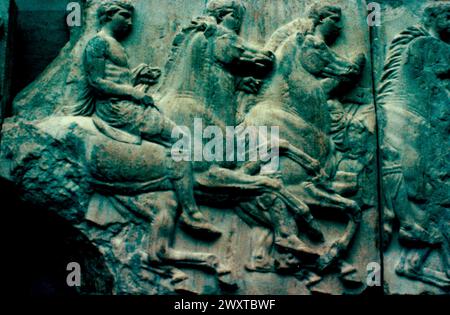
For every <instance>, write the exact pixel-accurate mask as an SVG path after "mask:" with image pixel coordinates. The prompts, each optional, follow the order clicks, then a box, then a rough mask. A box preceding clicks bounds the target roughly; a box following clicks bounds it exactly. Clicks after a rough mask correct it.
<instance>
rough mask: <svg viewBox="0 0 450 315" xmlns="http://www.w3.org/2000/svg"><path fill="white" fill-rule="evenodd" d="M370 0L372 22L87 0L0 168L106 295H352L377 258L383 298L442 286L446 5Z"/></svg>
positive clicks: (361, 14)
mask: <svg viewBox="0 0 450 315" xmlns="http://www.w3.org/2000/svg"><path fill="white" fill-rule="evenodd" d="M431 2H433V3H434V1H430V3H431ZM100 3H103V4H105V5H106V6H101V7H100V9H99V4H100ZM130 3H132V4H134V10H132V9H131V7H130V5H129V4H130ZM380 3H381V8H382V9H383V11H382V12H381V26H377V27H371V28H370V27H369V26H368V24H367V22H366V17H367V12H366V11H367V4H366V2H365V1H363V0H351V1H344V0H342V1H312V0H311V1H309V0H303V1H298V0H286V1H271V0H242V1H237V0H209V1H204V0H193V1H183V0H174V1H164V2H161V1H156V0H151V1H149V0H136V1H131V2H130V1H116V0H109V1H100V0H86V1H84V2H83V10H84V11H83V12H84V13H83V14H84V15H83V19H82V21H83V23H82V26H81V27H73V28H72V29H71V38H70V41H69V42H68V43H67V44H66V46H65V47H64V48H63V49H62V50H61V52H60V54H59V56H58V57H57V58H56V59H55V60H54V61H53V62H52V63H51V64H50V65H49V66H48V67H47V69H46V70H45V71H44V72H43V73H42V74H41V75H40V77H39V78H37V79H36V80H35V81H34V82H33V83H32V84H31V85H29V86H28V87H27V88H26V89H24V90H23V91H22V92H21V93H19V95H18V96H17V97H16V99H15V101H14V104H13V111H14V113H15V115H14V116H13V117H11V118H9V119H7V121H6V123H5V126H4V130H3V131H2V142H1V151H0V152H1V153H0V166H1V169H0V175H1V176H2V178H5V179H7V180H9V181H10V182H11V183H12V184H13V185H15V186H16V187H17V189H18V190H19V191H20V195H21V197H22V198H23V199H24V200H25V201H27V202H29V203H31V204H35V205H36V206H39V207H41V208H45V209H48V211H51V212H53V213H55V214H57V215H58V216H59V217H61V218H62V219H63V220H65V221H66V222H67V223H68V224H70V225H71V226H73V227H74V228H75V229H76V230H77V231H79V232H80V233H82V235H83V237H84V238H83V240H84V242H88V243H90V244H91V245H92V246H93V247H94V248H95V250H97V251H98V252H99V253H100V255H101V261H102V262H104V263H103V264H104V266H105V267H104V268H97V267H95V268H96V270H97V271H96V273H97V274H102V275H104V277H105V279H112V283H113V284H112V293H116V294H170V293H199V294H207V293H210V294H216V293H232V294H360V293H363V292H365V291H366V290H368V289H370V287H369V285H370V284H371V283H375V284H376V280H377V277H376V273H375V275H374V278H370V277H369V278H370V279H368V271H370V270H375V271H376V270H377V267H379V266H380V265H381V264H384V280H385V282H384V283H381V285H384V287H385V292H386V293H390V294H391V293H392V294H397V293H400V294H404V293H413V294H418V293H424V292H430V293H436V294H441V293H445V292H447V290H448V283H449V274H448V270H449V268H448V259H449V256H448V253H449V244H448V238H449V235H448V233H449V226H448V222H449V220H448V219H449V213H448V200H449V196H448V192H449V191H450V190H449V187H448V170H449V167H448V144H449V139H448V134H449V128H448V118H449V113H448V104H449V102H448V101H449V90H448V73H449V64H448V60H449V58H448V57H449V45H448V37H447V36H448V20H449V19H448V15H447V17H445V16H444V14H448V4H446V5H445V6H441V7H439V8H438V9H436V10H435V11H433V10H431V11H427V12H428V13H429V14H428V16H429V17H430V18H429V19H428V20H427V21H428V22H426V23H423V22H421V17H422V16H423V13H422V11H423V9H424V7H425V6H426V4H427V3H424V2H422V1H408V2H405V1H402V2H400V1H396V2H392V1H381V2H380ZM242 4H243V6H242ZM244 8H245V9H244ZM445 12H447V13H445ZM399 17H400V18H399ZM435 21H439V23H437V24H436V23H435ZM131 22H133V28H132V29H131V28H129V25H130V23H131ZM417 23H419V26H417V27H411V26H413V25H415V24H417ZM405 30H406V31H405ZM370 32H372V34H371V35H372V36H370V34H369V33H370ZM446 32H447V33H446ZM396 36H397V37H396ZM394 38H395V39H394ZM391 43H393V44H392V45H391ZM389 47H391V48H390V49H389ZM372 66H373V67H374V68H373V69H372ZM372 78H374V79H375V82H372ZM374 87H375V92H374ZM375 106H376V108H377V111H375ZM375 112H377V115H378V117H376V114H375ZM199 122H201V123H200V124H201V125H202V126H199ZM377 122H378V125H377ZM211 126H215V127H216V128H209V129H205V128H207V127H211ZM175 127H177V128H175ZM229 127H232V128H233V130H235V131H236V134H234V135H231V136H230V135H229V134H227V131H229V130H230V128H229ZM258 127H266V128H267V129H266V131H267V132H265V133H264V132H263V133H261V129H252V128H258ZM273 127H278V129H276V130H277V132H276V133H274V132H273V130H274V128H273ZM245 128H247V129H245ZM199 129H200V132H202V131H203V129H204V131H205V133H207V135H205V136H204V137H203V138H200V139H194V140H193V142H194V147H193V148H191V147H190V146H189V145H191V144H192V142H191V141H190V140H192V139H189V140H188V141H187V142H182V141H181V142H180V141H178V140H179V138H178V136H180V137H181V139H182V140H183V139H186V138H185V136H186V135H188V134H190V135H191V136H193V137H195V135H196V134H197V133H198V130H199ZM255 130H257V131H255ZM174 131H175V132H174ZM246 131H249V133H250V135H249V137H250V139H247V140H246V142H245V141H244V144H245V145H247V149H248V148H249V147H250V148H253V149H254V150H255V151H256V152H257V153H260V154H259V155H257V158H256V159H253V160H252V159H251V157H252V152H248V155H247V156H246V157H245V158H244V159H240V158H239V155H238V154H236V152H235V153H234V154H228V153H229V152H227V150H226V148H227V144H229V142H230V141H231V140H233V141H235V142H236V144H233V147H234V145H236V147H239V140H240V139H241V138H240V137H242V135H243V134H245V132H246ZM258 132H259V134H258ZM217 134H223V135H224V137H223V138H217V137H216V136H217ZM255 134H257V135H258V138H257V140H256V142H255V144H254V147H252V138H251V136H252V135H253V136H254V135H255ZM377 134H378V137H379V138H378V139H377V138H376V136H377ZM174 135H177V137H175V138H174V137H173V136H174ZM171 136H172V137H171ZM377 141H378V144H379V147H378V148H377ZM222 144H224V146H225V149H224V150H223V152H222V150H221V149H220V148H221V146H222ZM439 144H445V145H439ZM258 145H259V146H258ZM200 147H202V148H200ZM262 147H263V148H264V149H265V150H261V148H262ZM199 148H200V149H199ZM377 149H378V153H379V154H377ZM263 151H265V152H263ZM205 152H206V153H207V154H206V155H205ZM261 153H266V154H261ZM378 156H380V158H381V160H380V161H377V157H378ZM268 157H269V158H268ZM378 182H381V184H382V187H378ZM379 191H381V194H380V195H378V192H379ZM378 200H381V201H382V204H381V205H379V204H378ZM380 215H381V217H380ZM379 222H381V223H382V226H381V231H380V227H379V226H378V225H379ZM381 251H384V253H381ZM93 252H95V251H93ZM382 254H383V257H384V261H380V257H381V255H382ZM83 263H84V264H89V259H86V261H85V262H83ZM96 266H98V265H96ZM374 280H375V281H374ZM104 283H109V280H108V281H105V282H104ZM102 287H103V291H101V290H99V292H100V291H101V292H102V293H104V287H109V286H108V285H106V284H104V285H102ZM81 290H82V289H81ZM89 292H91V291H89Z"/></svg>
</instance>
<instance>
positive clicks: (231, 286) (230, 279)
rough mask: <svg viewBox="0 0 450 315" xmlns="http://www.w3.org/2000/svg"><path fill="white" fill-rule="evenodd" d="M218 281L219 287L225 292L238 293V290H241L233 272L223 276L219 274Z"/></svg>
mask: <svg viewBox="0 0 450 315" xmlns="http://www.w3.org/2000/svg"><path fill="white" fill-rule="evenodd" d="M217 280H218V281H219V285H220V287H221V288H222V289H223V290H226V291H236V290H237V289H239V285H238V282H237V279H236V278H235V277H234V276H233V274H232V273H231V272H228V273H225V274H222V275H220V274H219V275H218V277H217Z"/></svg>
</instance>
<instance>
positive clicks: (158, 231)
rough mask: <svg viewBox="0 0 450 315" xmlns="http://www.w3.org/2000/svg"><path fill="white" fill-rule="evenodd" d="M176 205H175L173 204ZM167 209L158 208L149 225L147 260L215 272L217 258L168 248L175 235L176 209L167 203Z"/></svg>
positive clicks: (206, 254) (217, 262)
mask: <svg viewBox="0 0 450 315" xmlns="http://www.w3.org/2000/svg"><path fill="white" fill-rule="evenodd" d="M174 204H176V203H174ZM167 206H168V207H167V208H164V209H162V208H160V209H159V210H160V211H159V213H158V214H156V216H155V218H154V219H153V222H152V224H151V235H150V240H149V247H148V252H149V258H150V260H151V261H153V262H159V263H161V262H166V263H176V264H189V265H194V266H199V267H206V268H209V269H212V270H214V271H217V268H218V266H219V261H218V258H217V256H215V255H213V254H208V253H196V252H185V251H180V250H175V249H173V248H171V247H170V245H171V241H172V240H173V238H174V234H175V217H176V208H174V207H173V204H172V202H170V201H168V204H167Z"/></svg>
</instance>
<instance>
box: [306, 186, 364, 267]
mask: <svg viewBox="0 0 450 315" xmlns="http://www.w3.org/2000/svg"><path fill="white" fill-rule="evenodd" d="M305 191H306V192H307V193H308V195H309V197H310V198H309V199H308V201H309V202H310V204H312V205H316V206H321V207H327V208H332V209H337V210H340V211H342V212H343V214H345V215H346V216H347V217H348V223H347V227H346V228H345V231H344V234H343V235H342V237H341V238H340V239H339V240H337V241H335V242H334V243H333V244H332V245H331V247H330V249H329V251H328V252H327V254H325V256H323V257H321V258H320V260H319V268H320V269H322V270H323V269H325V268H327V267H329V266H330V265H331V264H332V263H333V262H334V261H335V260H336V259H337V258H339V257H340V256H341V255H342V253H343V252H345V251H346V250H347V249H348V247H349V246H350V243H351V241H352V239H353V237H354V236H355V234H356V231H357V229H358V226H359V222H360V220H361V209H360V207H359V206H358V204H357V203H356V202H355V201H353V200H350V199H347V198H344V197H342V196H339V195H338V194H335V193H330V192H328V191H325V190H323V189H319V188H317V187H316V186H314V185H313V184H312V183H309V184H307V185H305Z"/></svg>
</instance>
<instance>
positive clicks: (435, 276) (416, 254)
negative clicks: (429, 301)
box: [395, 247, 450, 290]
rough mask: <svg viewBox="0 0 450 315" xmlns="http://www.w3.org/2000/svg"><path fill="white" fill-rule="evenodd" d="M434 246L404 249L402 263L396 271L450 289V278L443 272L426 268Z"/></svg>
mask: <svg viewBox="0 0 450 315" xmlns="http://www.w3.org/2000/svg"><path fill="white" fill-rule="evenodd" d="M432 250H433V249H432V248H429V247H428V248H414V249H403V253H402V257H401V259H400V263H399V264H398V265H397V267H396V268H395V272H396V273H397V274H398V275H400V276H404V277H407V278H411V279H414V280H419V281H422V282H425V283H428V284H431V285H434V286H437V287H440V288H443V289H445V290H448V289H450V279H449V278H448V277H446V275H445V274H444V273H443V272H439V271H436V270H431V269H429V268H424V264H425V262H426V260H427V258H428V256H429V255H430V253H431V251H432Z"/></svg>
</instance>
